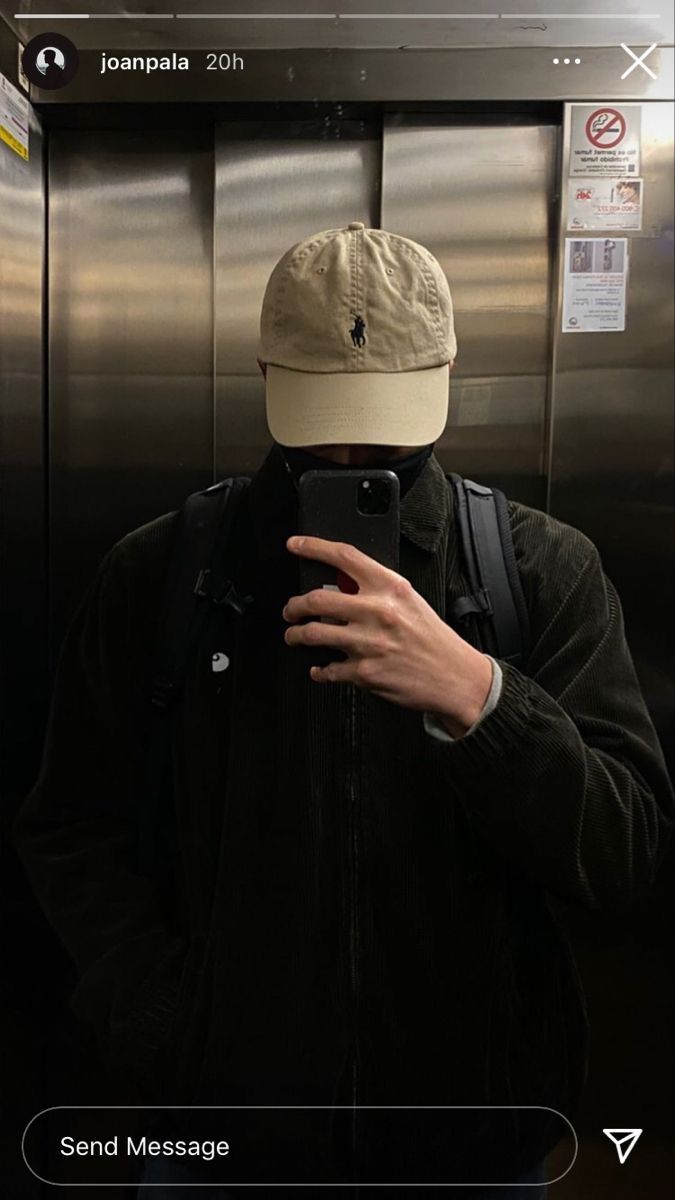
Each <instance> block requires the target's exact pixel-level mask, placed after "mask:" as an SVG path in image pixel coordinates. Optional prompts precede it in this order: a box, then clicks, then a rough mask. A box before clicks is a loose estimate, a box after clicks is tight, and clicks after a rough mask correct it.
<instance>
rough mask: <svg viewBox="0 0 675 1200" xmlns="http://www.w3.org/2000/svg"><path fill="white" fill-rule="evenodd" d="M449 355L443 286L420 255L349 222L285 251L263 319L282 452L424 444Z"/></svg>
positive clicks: (414, 247)
mask: <svg viewBox="0 0 675 1200" xmlns="http://www.w3.org/2000/svg"><path fill="white" fill-rule="evenodd" d="M456 353H457V342H456V340H455V330H454V324H453V315H452V298H451V296H450V289H449V287H448V281H447V279H446V278H445V275H444V274H443V271H442V269H441V266H440V264H439V263H438V262H437V260H436V259H435V258H434V256H433V255H432V254H430V253H429V251H428V250H426V249H425V248H424V246H420V245H419V244H418V243H417V242H413V241H411V240H410V239H409V238H405V237H400V236H399V235H398V234H395V233H386V232H385V231H384V230H383V229H366V227H365V225H364V224H363V223H362V222H361V221H352V222H351V223H350V224H349V225H348V226H347V227H346V228H345V229H326V230H324V231H323V233H315V234H314V235H313V236H312V237H309V238H306V239H305V241H303V242H298V243H297V245H295V246H292V247H291V249H290V250H288V251H287V252H286V253H285V254H284V255H283V257H282V258H281V259H280V260H279V262H278V263H277V265H276V267H275V268H274V270H273V271H272V274H271V275H270V278H269V281H268V284H267V288H266V290H265V296H264V299H263V305H262V313H261V317H260V348H259V357H260V359H261V360H262V361H263V362H265V363H267V373H266V396H267V423H268V425H269V428H270V433H271V434H272V437H273V438H274V440H275V441H277V442H280V443H281V444H282V445H283V446H309V445H317V446H318V445H330V444H340V443H352V444H364V445H366V444H379V445H389V446H425V445H427V444H428V443H429V442H434V441H436V439H437V438H438V437H440V435H441V433H442V432H443V430H444V428H445V423H446V420H447V414H448V394H449V384H450V381H449V372H448V363H449V362H451V361H452V360H453V359H454V358H455V355H456Z"/></svg>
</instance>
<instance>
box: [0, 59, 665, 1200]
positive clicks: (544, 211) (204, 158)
mask: <svg viewBox="0 0 675 1200" xmlns="http://www.w3.org/2000/svg"><path fill="white" fill-rule="evenodd" d="M2 47H3V43H2V39H0V69H8V68H6V66H5V67H3V62H2V57H1V52H2ZM7 62H8V56H7V54H5V59H4V63H5V64H6V63H7ZM632 103H638V101H637V100H633V101H632ZM641 108H642V154H643V161H642V175H643V178H644V180H645V211H644V221H643V228H642V230H641V231H640V232H638V233H635V234H634V235H631V246H630V254H631V260H630V286H629V309H628V324H627V330H626V332H625V333H603V334H593V335H582V336H575V335H564V334H562V333H561V320H560V313H561V288H562V255H563V244H564V239H565V237H566V236H569V235H567V234H566V209H565V205H566V197H565V191H564V187H563V173H564V163H565V161H566V159H565V156H566V154H567V152H568V148H569V136H570V104H569V103H565V102H562V101H558V100H546V101H542V100H534V99H525V100H521V99H511V100H509V99H500V100H492V101H479V100H473V101H470V102H469V101H459V100H446V101H433V102H432V101H425V102H422V101H417V100H415V101H408V102H406V101H403V100H398V101H388V102H387V103H379V102H375V101H373V100H371V101H367V102H356V101H354V100H353V99H348V100H345V101H343V102H340V101H337V100H336V101H333V102H330V103H328V102H324V101H320V100H310V99H308V100H303V101H302V102H293V103H291V102H284V103H272V102H266V103H264V104H261V103H257V102H256V103H248V104H247V103H243V102H242V103H239V104H237V105H227V104H214V103H213V102H211V101H209V102H208V103H207V102H205V103H204V104H203V105H200V104H194V105H192V106H191V111H190V112H189V113H188V112H186V110H185V106H174V105H172V104H171V103H170V102H168V101H167V102H166V103H161V104H149V105H146V106H144V105H142V104H139V103H127V104H123V105H122V104H120V105H114V104H109V103H102V104H100V105H99V106H98V107H97V108H96V109H95V110H94V109H88V110H85V109H83V107H82V106H81V105H79V104H74V105H72V106H69V105H65V104H64V105H58V104H45V105H44V106H41V107H38V108H35V109H33V110H32V112H31V138H32V142H31V146H32V152H31V157H30V159H29V161H28V162H21V161H20V160H19V159H18V158H16V156H14V157H12V156H10V155H9V154H5V153H3V154H2V156H0V282H2V295H1V296H0V336H1V337H2V344H1V345H0V395H1V396H2V419H3V426H4V442H3V464H2V466H3V475H4V480H5V482H4V485H3V486H4V494H5V501H4V522H3V530H2V540H3V545H2V550H3V559H4V561H5V563H6V567H5V572H6V576H7V580H8V585H7V588H6V594H5V619H4V622H3V636H4V638H5V642H6V645H5V663H6V666H7V670H8V672H9V674H10V677H11V678H12V680H13V685H14V682H15V685H16V686H15V689H14V691H13V698H12V703H11V705H8V709H7V713H6V715H5V729H6V736H7V735H8V736H9V741H10V742H11V746H12V750H11V753H10V754H8V755H7V762H8V769H7V771H6V779H7V780H8V781H9V791H10V794H11V796H12V797H13V798H14V799H15V800H16V799H17V798H18V797H19V796H20V795H21V794H22V793H23V792H24V791H25V790H26V789H27V788H28V787H29V786H30V784H31V782H32V779H33V777H34V775H35V772H36V770H37V765H38V762H39V745H40V742H41V738H42V735H43V730H44V720H45V711H46V700H47V697H48V692H49V680H50V677H51V672H52V671H53V666H54V662H55V659H56V656H57V653H58V647H59V643H60V639H61V637H62V636H63V632H64V629H65V627H66V624H67V622H68V620H69V619H70V617H71V615H72V613H73V610H74V607H75V605H76V603H77V602H78V600H79V598H80V597H81V595H82V594H83V592H84V590H85V588H86V586H87V584H88V582H89V580H90V579H91V577H92V575H93V572H94V571H95V569H96V565H97V563H98V562H99V561H100V559H101V557H102V556H103V554H104V553H105V552H106V551H107V550H108V549H109V548H110V546H111V545H112V544H113V543H114V542H115V541H116V540H117V539H119V538H120V537H121V536H123V535H124V534H125V533H126V532H128V531H129V530H130V529H132V528H135V527H137V526H138V525H140V524H142V523H144V522H146V521H149V520H151V519H153V518H154V517H156V516H158V515H159V514H161V513H163V512H167V511H169V510H170V509H175V508H177V507H178V506H179V505H180V504H181V502H182V500H183V499H184V497H185V496H186V495H187V494H188V493H189V492H191V491H194V490H196V489H198V488H202V487H206V486H208V485H209V484H211V483H212V482H214V481H215V480H217V479H221V478H223V477H224V476H226V475H229V474H232V473H240V472H241V473H246V474H251V473H253V472H254V471H255V470H256V468H257V466H258V465H259V463H260V462H261V460H262V458H263V456H264V454H265V452H266V449H267V447H268V445H269V444H270V438H269V433H268V431H267V427H266V422H265V411H264V386H263V382H262V379H261V377H260V374H259V371H258V368H257V364H256V350H257V333H258V315H259V308H260V302H261V298H262V292H263V289H264V285H265V282H266V279H267V276H268V274H269V272H270V270H271V268H272V266H273V265H274V263H275V262H276V261H277V259H278V258H279V256H280V255H281V253H283V251H284V250H285V249H287V248H288V247H289V246H290V245H292V244H293V243H294V242H296V241H298V240H300V239H301V238H303V237H305V236H307V235H308V234H309V233H312V232H315V231H318V230H321V229H326V228H331V227H336V226H340V225H346V224H347V223H348V222H349V221H351V220H361V221H363V222H365V224H366V225H369V226H381V227H382V228H386V229H390V230H392V231H395V232H399V233H402V234H404V235H405V236H408V237H411V238H414V239H415V240H417V241H420V242H422V243H423V244H424V245H426V246H428V247H429V249H430V250H431V251H432V252H433V253H434V254H435V255H436V256H437V258H438V259H439V260H440V262H441V264H442V266H443V268H444V270H445V271H446V274H447V276H448V279H449V282H450V286H451V290H452V294H453V300H454V304H455V314H456V328H457V337H458V346H459V350H458V357H457V364H456V367H455V370H454V372H453V376H452V383H451V395H450V413H449V419H448V425H447V428H446V430H445V432H444V434H443V435H442V437H441V439H440V440H439V442H438V443H437V447H436V453H437V456H438V457H439V459H440V461H441V463H442V465H443V467H444V469H445V470H447V471H449V470H456V471H459V472H461V473H462V474H464V475H468V476H470V477H472V478H476V479H478V480H479V481H481V482H484V483H488V484H496V485H498V486H500V487H502V488H503V489H504V490H505V491H506V493H507V494H508V495H509V496H510V497H512V498H513V499H516V500H519V501H521V502H523V503H525V504H530V505H532V506H534V507H536V508H541V509H546V510H547V511H549V512H551V513H552V514H553V515H554V516H556V517H558V518H559V519H561V520H563V521H566V522H568V523H570V524H573V525H575V526H577V527H578V528H580V529H582V530H583V532H585V533H586V534H587V535H588V536H589V537H590V538H591V539H592V540H593V541H594V542H595V544H596V545H597V546H598V549H599V550H600V553H601V556H602V559H603V563H604V565H605V570H606V571H607V573H608V575H609V576H610V577H611V578H612V580H613V582H614V583H615V584H616V586H617V589H618V592H619V595H620V597H621V601H622V605H623V609H624V615H625V620H626V627H627V632H628V638H629V643H630V645H631V649H632V652H633V656H634V659H635V662H636V668H637V671H638V675H639V678H640V681H641V684H642V687H643V690H644V693H645V697H646V699H647V702H648V704H649V707H650V710H651V712H652V716H653V718H654V721H655V724H656V726H657V728H658V730H659V732H660V734H661V735H662V738H663V741H664V746H665V749H666V751H667V752H668V753H672V750H671V747H670V744H669V741H668V737H669V730H670V728H671V724H672V656H671V655H670V654H669V652H668V649H667V647H668V642H669V639H670V636H671V625H672V620H671V614H672V610H673V597H672V590H671V582H670V581H671V575H672V569H671V568H672V545H671V540H672V539H671V530H672V453H671V452H672V390H673V368H672V263H673V216H672V207H673V202H672V157H673V134H672V105H671V104H670V103H669V102H668V101H666V100H663V99H648V100H644V101H643V102H641ZM2 150H4V147H2V146H0V151H2ZM15 159H16V160H15ZM671 762H672V758H671ZM660 887H661V890H660V891H659V892H658V893H657V895H656V897H655V899H654V900H653V902H652V903H651V904H650V905H649V906H648V907H647V908H646V909H645V910H644V911H638V912H637V913H636V914H635V915H634V916H632V917H631V918H630V919H629V921H628V923H627V925H625V926H624V927H623V928H622V929H621V930H619V929H618V928H617V926H616V925H615V924H612V923H611V922H609V921H606V920H602V921H601V920H598V921H597V922H596V921H595V920H594V919H589V918H587V917H586V916H585V915H584V917H583V919H581V920H577V919H575V916H574V914H570V929H571V931H572V936H573V937H574V939H575V943H576V949H577V953H578V956H579V959H580V962H581V965H582V973H583V974H584V982H585V984H586V988H587V992H588V994H589V1005H590V1010H591V1019H592V1021H593V1023H594V1028H595V1030H596V1034H595V1038H596V1050H595V1059H594V1067H593V1072H594V1074H593V1075H592V1078H591V1081H590V1090H589V1096H588V1099H587V1108H586V1115H585V1117H584V1118H582V1124H583V1120H585V1121H586V1124H587V1126H588V1127H589V1128H590V1127H593V1128H595V1126H598V1124H599V1123H600V1124H602V1123H606V1122H605V1117H604V1114H603V1112H601V1111H600V1109H599V1107H598V1104H599V1100H598V1098H599V1096H601V1095H606V1094H608V1093H609V1092H611V1090H612V1089H613V1090H614V1092H615V1093H616V1094H617V1095H619V1096H621V1097H624V1098H627V1096H628V1093H629V1088H628V1084H627V1082H626V1080H627V1079H630V1080H632V1081H633V1082H632V1083H631V1084H630V1090H633V1089H638V1090H640V1091H642V1093H643V1094H644V1096H645V1097H647V1099H646V1100H645V1104H644V1105H643V1106H642V1108H641V1113H643V1112H645V1105H646V1114H647V1115H646V1116H645V1117H644V1121H645V1124H646V1123H647V1121H648V1120H649V1119H650V1116H651V1119H652V1120H653V1123H654V1124H656V1125H658V1123H659V1121H661V1122H662V1121H663V1113H662V1110H661V1109H660V1108H659V1102H660V1103H661V1104H662V1103H663V1100H662V1084H661V1083H660V1082H659V1081H658V1080H657V1079H656V1078H655V1077H654V1072H655V1069H656V1068H655V1055H656V1051H655V1046H654V1039H657V1038H658V1036H659V1034H658V1030H659V1027H660V1026H659V1022H660V1021H662V1014H661V1005H662V1004H665V1001H663V1000H661V999H659V1000H654V1002H653V1011H652V1017H653V1020H652V1021H651V1022H650V1021H648V1020H647V1021H645V1022H644V1023H643V1022H642V1021H638V1020H633V1019H632V1018H631V1039H632V1040H631V1039H629V1040H628V1043H627V1048H626V1055H627V1057H626V1056H623V1057H621V1058H620V1059H617V1058H615V1055H614V1045H613V1043H614V1039H615V1038H616V1040H620V1039H622V1038H623V1027H624V1021H625V1017H626V1013H627V1012H628V1010H629V1009H630V1007H631V1005H639V1004H643V1003H644V996H645V994H647V993H648V994H649V995H651V996H658V997H663V996H664V995H667V981H666V980H665V974H667V968H666V967H665V966H664V964H663V946H664V945H666V944H667V940H666V938H667V934H666V929H665V927H666V925H667V921H666V918H665V916H664V906H665V904H666V895H667V890H668V889H667V887H666V885H664V884H663V883H662V884H661V885H660ZM34 933H35V936H36V937H37V939H38V944H39V945H42V946H47V941H46V934H45V932H44V931H43V930H41V929H39V928H38V927H37V925H36V928H35V930H34ZM45 953H46V955H47V961H48V962H49V961H50V955H54V954H55V952H54V951H53V950H50V949H47V950H46V951H45ZM645 989H646V990H645ZM612 993H614V995H616V994H620V995H621V997H622V999H621V1001H620V1002H619V1001H617V1000H615V999H614V997H612V1000H611V1001H610V994H612ZM32 1004H33V1008H32V1010H30V1011H32V1012H33V1015H34V1017H35V1019H36V1021H38V1022H39V1011H40V1010H39V1002H38V1001H36V1000H34V1001H33V1002H32ZM36 1053H37V1052H36ZM38 1057H39V1055H38ZM41 1061H42V1060H41ZM56 1061H57V1063H58V1052H57V1057H56ZM53 1064H54V1059H53V1058H52V1066H51V1068H50V1070H51V1072H52V1073H53V1072H54V1071H55V1070H56V1069H57V1068H55V1067H54V1065H53ZM40 1069H44V1068H40ZM636 1081H637V1082H636ZM52 1091H53V1087H52ZM650 1095H653V1096H655V1097H656V1099H654V1100H653V1101H650V1099H649V1097H650ZM659 1097H661V1100H660V1101H659ZM51 1102H56V1101H51ZM650 1103H651V1104H652V1108H650ZM607 1119H609V1117H608V1118H607ZM640 1119H641V1120H642V1119H643V1118H642V1117H641V1118H640ZM561 1186H562V1185H561ZM571 1186H573V1185H571ZM560 1194H561V1197H563V1198H564V1196H565V1195H566V1194H569V1195H572V1194H574V1192H570V1193H565V1192H563V1191H562V1190H561V1193H560ZM619 1194H620V1193H617V1195H619Z"/></svg>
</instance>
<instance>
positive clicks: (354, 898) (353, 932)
mask: <svg viewBox="0 0 675 1200" xmlns="http://www.w3.org/2000/svg"><path fill="white" fill-rule="evenodd" d="M350 688H351V695H350V713H349V716H350V720H349V733H350V759H349V801H350V804H349V811H350V827H351V828H350V842H351V844H350V859H351V906H350V907H351V913H350V931H349V950H350V967H351V985H352V1003H353V1031H352V1033H353V1052H354V1058H353V1062H352V1088H351V1091H352V1117H351V1144H352V1163H353V1168H354V1171H356V1105H357V1099H358V1084H359V1074H358V1060H359V1042H358V999H359V979H358V953H359V929H358V867H359V860H358V852H359V845H358V826H357V796H356V787H355V769H356V685H355V684H350Z"/></svg>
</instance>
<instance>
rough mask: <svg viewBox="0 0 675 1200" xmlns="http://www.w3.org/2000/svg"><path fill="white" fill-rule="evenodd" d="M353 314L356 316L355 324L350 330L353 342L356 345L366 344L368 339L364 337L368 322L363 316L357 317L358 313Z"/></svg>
mask: <svg viewBox="0 0 675 1200" xmlns="http://www.w3.org/2000/svg"><path fill="white" fill-rule="evenodd" d="M352 316H353V317H354V324H353V325H352V327H351V329H350V330H349V332H350V334H351V337H352V343H353V344H354V345H355V346H365V344H366V339H365V337H364V330H365V328H366V323H365V321H364V319H363V317H357V315H356V313H352Z"/></svg>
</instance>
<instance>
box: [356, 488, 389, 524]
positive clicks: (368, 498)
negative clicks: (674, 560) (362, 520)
mask: <svg viewBox="0 0 675 1200" xmlns="http://www.w3.org/2000/svg"><path fill="white" fill-rule="evenodd" d="M389 489H390V484H389V481H388V480H386V479H362V480H361V482H360V484H359V486H358V492H357V507H358V510H359V512H360V513H362V514H363V515H364V516H369V517H376V516H384V514H385V513H388V512H389Z"/></svg>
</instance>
